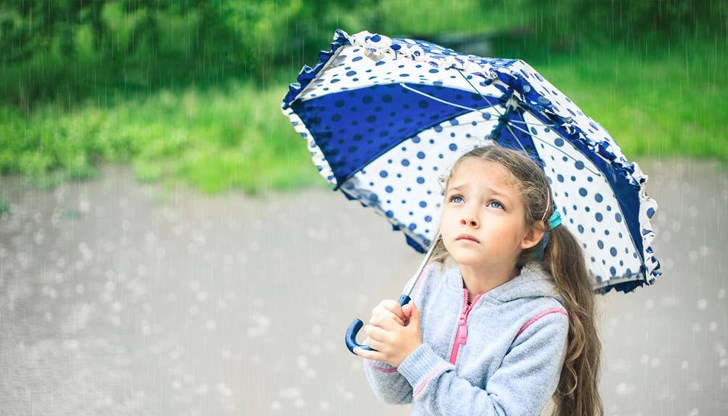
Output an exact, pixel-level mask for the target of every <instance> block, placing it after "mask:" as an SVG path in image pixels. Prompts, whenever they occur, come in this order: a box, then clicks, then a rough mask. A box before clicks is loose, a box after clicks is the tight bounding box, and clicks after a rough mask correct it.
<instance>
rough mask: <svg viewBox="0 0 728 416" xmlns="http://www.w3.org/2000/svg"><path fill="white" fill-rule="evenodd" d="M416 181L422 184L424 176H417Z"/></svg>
mask: <svg viewBox="0 0 728 416" xmlns="http://www.w3.org/2000/svg"><path fill="white" fill-rule="evenodd" d="M417 183H419V184H420V185H421V184H423V183H425V178H423V177H422V176H418V177H417Z"/></svg>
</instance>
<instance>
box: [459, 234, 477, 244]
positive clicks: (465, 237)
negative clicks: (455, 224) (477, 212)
mask: <svg viewBox="0 0 728 416" xmlns="http://www.w3.org/2000/svg"><path fill="white" fill-rule="evenodd" d="M461 240H467V241H472V242H474V243H480V241H478V239H477V238H475V237H473V236H472V235H470V234H461V235H459V236H458V238H456V239H455V241H461Z"/></svg>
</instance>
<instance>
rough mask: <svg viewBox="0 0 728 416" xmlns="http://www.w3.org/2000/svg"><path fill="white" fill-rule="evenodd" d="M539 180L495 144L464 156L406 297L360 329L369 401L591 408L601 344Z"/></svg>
mask: <svg viewBox="0 0 728 416" xmlns="http://www.w3.org/2000/svg"><path fill="white" fill-rule="evenodd" d="M560 223H561V218H560V216H559V214H558V212H557V211H555V209H554V205H553V198H552V196H551V190H550V187H549V184H548V180H547V179H546V176H545V175H544V174H543V172H542V171H541V169H539V167H538V166H537V165H536V164H535V163H534V162H533V161H532V160H531V159H529V158H528V157H527V156H525V155H523V154H521V153H519V152H516V151H512V150H507V149H503V148H500V147H497V146H485V147H480V148H476V149H474V150H472V151H470V152H468V153H467V154H465V155H463V156H462V157H461V158H460V159H458V161H457V162H456V163H455V165H454V166H453V168H452V171H451V173H450V177H449V178H448V180H447V183H446V190H445V201H444V205H443V209H442V214H441V218H440V235H441V239H440V240H439V241H438V243H437V244H438V247H436V249H435V253H434V254H433V261H432V262H431V263H430V264H429V265H428V266H427V268H425V270H424V271H423V275H422V277H421V278H420V279H419V281H418V282H417V287H415V288H414V289H413V291H412V299H413V301H412V302H410V303H409V304H407V305H405V306H404V307H400V306H399V304H398V303H397V302H396V301H394V300H385V301H383V302H381V303H380V304H379V305H378V306H377V307H376V308H375V309H374V310H373V312H372V317H371V319H370V321H369V324H368V325H367V326H366V327H365V330H366V334H367V339H366V341H365V343H366V344H367V345H369V346H370V347H372V348H373V349H374V350H376V351H364V350H362V349H359V348H357V349H355V353H356V354H358V355H359V356H361V357H363V358H366V359H367V360H366V365H365V366H364V367H365V372H366V374H367V378H368V379H369V382H370V384H371V386H372V388H373V389H374V391H375V393H376V394H377V396H378V397H380V398H381V399H382V400H384V401H386V402H388V403H410V402H411V403H412V404H413V405H412V414H414V415H448V416H449V415H471V414H478V415H538V414H539V413H540V412H541V411H542V410H543V408H544V407H545V406H546V404H547V403H548V401H549V398H553V402H554V410H553V414H555V415H577V416H581V415H590V416H591V415H600V414H602V404H601V399H600V397H599V392H598V391H597V381H598V373H599V353H600V345H599V339H598V337H597V333H596V329H595V326H594V294H593V292H592V287H591V285H590V283H589V281H588V279H587V272H586V266H585V263H584V259H583V257H582V252H581V247H580V246H579V244H578V242H577V241H576V239H575V238H574V237H573V236H572V235H571V233H570V232H569V231H568V230H567V229H566V228H565V227H559V224H560Z"/></svg>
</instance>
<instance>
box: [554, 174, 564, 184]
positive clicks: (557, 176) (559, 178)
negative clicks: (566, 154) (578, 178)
mask: <svg viewBox="0 0 728 416" xmlns="http://www.w3.org/2000/svg"><path fill="white" fill-rule="evenodd" d="M556 180H558V181H559V182H563V181H564V177H563V176H561V175H556Z"/></svg>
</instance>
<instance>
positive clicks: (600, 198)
mask: <svg viewBox="0 0 728 416" xmlns="http://www.w3.org/2000/svg"><path fill="white" fill-rule="evenodd" d="M594 199H595V200H596V201H597V202H602V201H603V200H604V197H602V194H599V193H597V194H596V195H594Z"/></svg>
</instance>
